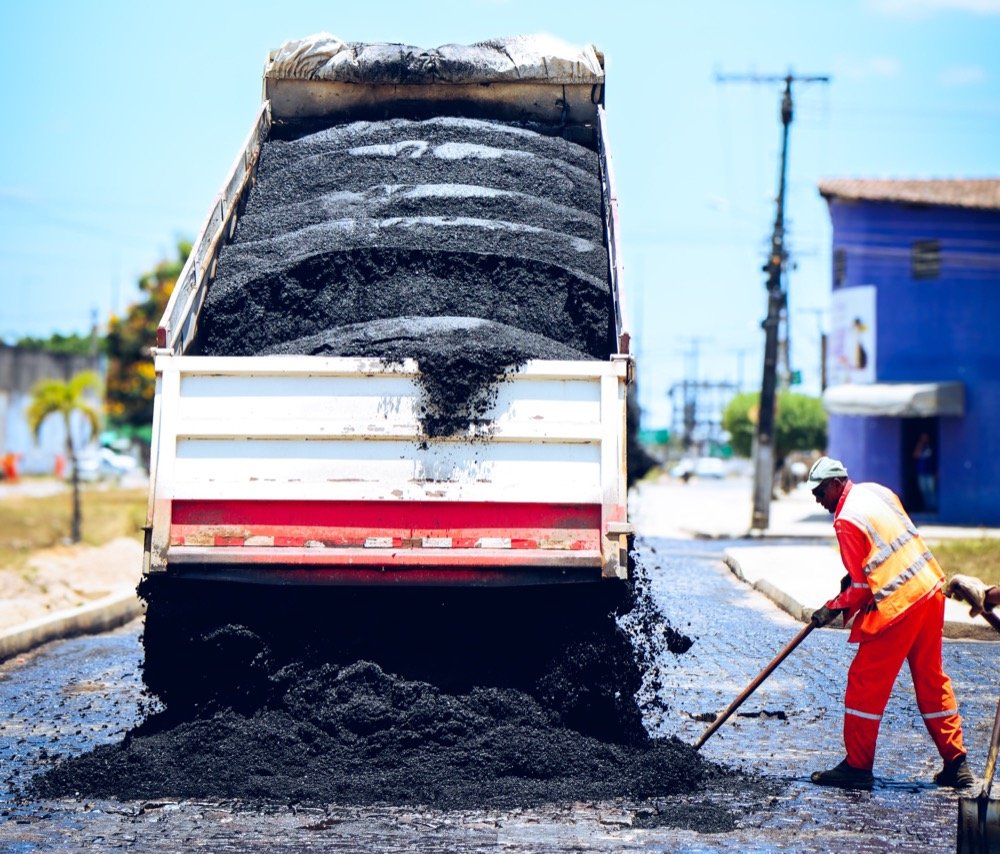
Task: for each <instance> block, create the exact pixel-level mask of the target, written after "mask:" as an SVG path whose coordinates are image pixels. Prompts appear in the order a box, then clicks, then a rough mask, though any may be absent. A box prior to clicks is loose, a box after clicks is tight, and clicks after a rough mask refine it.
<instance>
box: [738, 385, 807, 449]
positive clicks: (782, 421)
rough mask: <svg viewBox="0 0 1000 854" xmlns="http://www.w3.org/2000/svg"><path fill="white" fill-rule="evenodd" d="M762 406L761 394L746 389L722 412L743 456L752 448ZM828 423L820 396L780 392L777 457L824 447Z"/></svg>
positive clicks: (775, 433) (775, 436) (775, 438)
mask: <svg viewBox="0 0 1000 854" xmlns="http://www.w3.org/2000/svg"><path fill="white" fill-rule="evenodd" d="M759 406H760V394H759V393H757V392H745V393H743V394H738V395H736V396H735V397H734V398H733V399H732V400H731V401H730V402H729V405H728V406H727V407H726V410H725V412H724V413H723V414H722V427H723V429H724V430H727V431H728V432H729V434H730V436H731V437H732V438H731V439H730V443H731V445H732V448H733V452H734V453H736V454H738V455H739V456H741V457H749V456H750V454H751V452H752V449H753V439H754V435H755V434H756V432H757V412H758V408H759ZM826 425H827V416H826V411H825V410H824V409H823V403H822V401H821V400H820V399H819V398H816V397H810V396H809V395H806V394H796V393H794V392H790V391H783V392H781V393H780V394H779V395H778V400H777V413H776V416H775V424H774V451H775V458H776V459H778V460H780V459H782V458H783V457H784V456H785V455H786V454H788V453H789V452H790V451H812V450H822V449H823V448H825V447H826Z"/></svg>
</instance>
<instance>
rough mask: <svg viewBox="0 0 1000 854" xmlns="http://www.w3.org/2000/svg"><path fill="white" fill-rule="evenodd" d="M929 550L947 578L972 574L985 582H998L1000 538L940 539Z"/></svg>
mask: <svg viewBox="0 0 1000 854" xmlns="http://www.w3.org/2000/svg"><path fill="white" fill-rule="evenodd" d="M931 551H932V552H933V553H934V557H936V558H937V560H938V563H940V564H941V568H942V569H943V570H944V572H945V575H947V576H948V577H949V578H951V576H953V575H974V576H976V578H979V579H982V580H983V581H984V582H986V583H987V584H1000V539H986V538H984V539H978V540H940V541H938V542H937V543H935V545H933V546H932V547H931Z"/></svg>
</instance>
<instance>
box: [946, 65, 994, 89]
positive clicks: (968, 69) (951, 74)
mask: <svg viewBox="0 0 1000 854" xmlns="http://www.w3.org/2000/svg"><path fill="white" fill-rule="evenodd" d="M987 77H988V75H987V74H986V69H985V68H983V67H982V66H981V65H955V66H952V67H951V68H946V69H944V71H942V72H941V82H942V83H943V84H944V85H945V86H975V85H976V84H978V83H985V82H986V79H987Z"/></svg>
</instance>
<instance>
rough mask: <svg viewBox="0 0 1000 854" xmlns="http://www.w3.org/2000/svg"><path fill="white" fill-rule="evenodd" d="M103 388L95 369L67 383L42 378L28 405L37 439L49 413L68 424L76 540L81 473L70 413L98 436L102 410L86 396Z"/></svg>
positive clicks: (73, 536) (74, 535)
mask: <svg viewBox="0 0 1000 854" xmlns="http://www.w3.org/2000/svg"><path fill="white" fill-rule="evenodd" d="M100 388H101V380H100V378H99V377H98V376H97V374H96V373H94V372H93V371H83V372H81V373H79V374H77V375H76V376H74V377H73V378H72V379H70V380H68V381H65V382H64V381H63V380H40V381H39V382H38V383H36V384H35V387H34V388H33V389H32V390H31V403H30V404H29V406H28V424H29V426H30V427H31V432H32V433H34V435H35V439H36V440H37V439H38V433H39V431H40V430H41V428H42V422H43V421H44V420H45V419H46V418H47V417H48V416H49V415H52V414H54V413H58V414H60V415H62V417H63V423H64V424H65V425H66V456H67V457H68V458H69V461H70V465H71V466H72V470H73V522H72V529H71V532H70V539H71V540H72V542H74V543H78V542H80V473H79V471H78V469H77V454H76V448H75V447H74V445H73V430H72V422H71V416H72V415H73V413H74V412H79V413H80V414H81V415H82V416H83V417H84V418H85V419H86V420H87V422H88V423H89V424H90V429H91V433H92V434H93V435H96V434H97V431H98V428H99V427H100V423H101V414H100V410H99V409H98V408H97V407H96V406H94V404H92V403H91V402H90V401H89V400H87V399H86V397H85V395H86V393H87V392H88V391H100Z"/></svg>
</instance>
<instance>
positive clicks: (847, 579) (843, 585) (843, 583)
mask: <svg viewBox="0 0 1000 854" xmlns="http://www.w3.org/2000/svg"><path fill="white" fill-rule="evenodd" d="M850 586H851V573H849V572H847V573H844V577H843V578H841V579H840V592H841V593H843V592H844V591H845V590H847V588H848V587H850Z"/></svg>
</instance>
